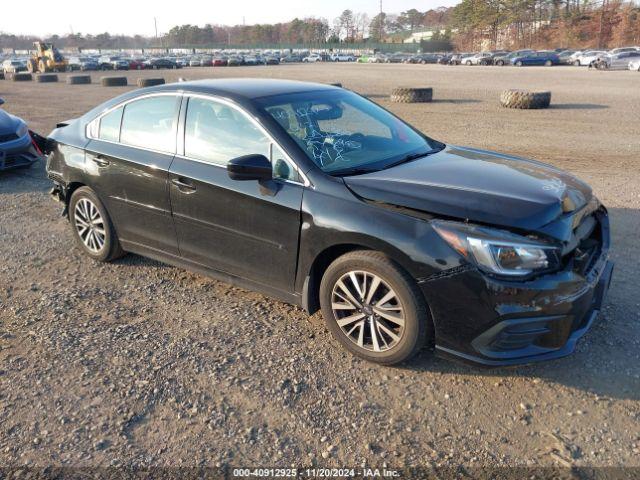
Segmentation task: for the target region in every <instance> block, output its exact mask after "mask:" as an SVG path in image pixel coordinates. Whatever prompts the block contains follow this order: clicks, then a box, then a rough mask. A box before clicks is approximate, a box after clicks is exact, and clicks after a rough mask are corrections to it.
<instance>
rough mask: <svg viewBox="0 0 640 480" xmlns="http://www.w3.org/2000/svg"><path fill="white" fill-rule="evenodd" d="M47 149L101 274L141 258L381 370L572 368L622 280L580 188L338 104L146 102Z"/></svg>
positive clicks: (275, 89) (191, 94) (330, 93)
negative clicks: (462, 364)
mask: <svg viewBox="0 0 640 480" xmlns="http://www.w3.org/2000/svg"><path fill="white" fill-rule="evenodd" d="M47 150H48V152H50V153H49V156H48V162H47V172H48V175H49V178H51V179H52V180H53V182H54V189H53V193H54V195H55V197H57V198H58V199H59V200H61V201H62V202H63V203H64V207H65V212H66V213H68V216H69V220H70V225H71V229H72V232H73V236H74V237H75V240H76V241H77V244H78V246H79V248H80V249H81V250H83V251H84V252H85V253H86V254H87V255H88V256H89V257H91V258H93V259H95V260H99V261H109V260H113V259H115V258H118V257H119V256H121V255H123V254H124V253H125V252H134V253H137V254H140V255H145V256H149V257H152V258H155V259H160V260H162V261H165V262H168V263H171V264H174V265H179V266H183V267H185V268H189V269H192V270H195V271H199V272H202V273H204V274H207V275H211V276H213V277H215V278H219V279H223V280H225V281H229V282H234V283H237V284H239V285H243V286H245V287H248V288H251V289H255V290H258V291H261V292H264V293H267V294H270V295H273V296H276V297H278V298H281V299H284V300H285V301H288V302H291V303H294V304H297V305H300V306H302V307H304V308H305V309H306V310H307V311H308V312H309V313H313V312H315V311H317V310H319V309H321V310H322V313H323V316H324V318H325V320H326V322H327V325H328V328H329V329H330V331H331V332H332V333H333V335H334V336H335V338H336V339H337V340H338V341H339V342H340V343H342V345H343V346H344V347H345V348H347V349H348V350H350V351H351V352H353V353H354V354H356V355H359V356H360V357H363V358H365V359H367V360H370V361H374V362H379V363H384V364H393V363H398V362H401V361H403V360H406V359H407V358H409V357H410V356H411V355H413V354H414V353H416V352H417V351H418V350H420V349H421V348H422V347H425V346H426V347H435V349H436V351H437V352H439V353H440V354H443V355H448V356H452V357H455V358H459V359H463V360H466V361H470V362H475V363H479V364H483V365H510V364H516V363H523V362H531V361H536V360H543V359H551V358H557V357H560V356H563V355H567V354H569V353H570V352H572V351H573V349H574V347H575V344H576V341H577V340H578V339H579V338H580V337H581V336H582V335H583V334H584V333H585V332H586V331H587V330H588V329H589V327H590V326H591V325H592V323H593V322H594V320H595V318H596V316H597V313H598V311H599V310H600V308H601V305H602V301H603V298H604V295H605V292H606V290H607V288H608V286H609V280H610V278H611V274H612V268H613V267H612V264H611V262H610V261H609V260H608V256H609V253H608V252H609V222H608V215H607V210H606V209H605V208H604V207H603V206H602V205H601V204H600V202H599V201H598V200H597V198H596V197H595V196H594V195H593V193H592V191H591V189H590V188H589V187H588V186H587V185H586V184H584V183H583V182H581V181H580V180H578V179H576V178H575V177H573V176H571V175H569V174H567V173H565V172H562V171H560V170H558V169H556V168H553V167H551V166H547V165H544V164H541V163H538V162H533V161H530V160H525V159H522V158H516V157H512V156H508V155H502V154H497V153H491V152H487V151H482V150H477V149H473V148H466V147H458V146H453V145H445V144H443V143H440V142H438V141H435V140H432V139H430V138H429V137H426V136H425V135H423V134H422V133H420V132H419V131H417V130H416V129H414V128H412V127H411V126H409V125H407V124H406V123H404V122H403V121H402V120H400V119H399V118H397V117H395V116H394V115H392V114H391V113H389V112H387V111H386V110H384V109H383V108H381V107H379V106H378V105H376V104H374V103H372V102H370V101H369V100H367V99H365V98H363V97H361V96H359V95H357V94H355V93H353V92H350V91H347V90H342V89H339V88H335V87H330V86H326V85H319V84H312V83H301V82H293V81H283V80H250V79H240V80H238V79H233V80H205V81H198V82H184V83H179V84H171V85H164V86H160V87H153V88H150V89H144V90H137V91H134V92H129V93H126V94H124V95H122V96H119V97H117V98H115V99H113V100H110V101H108V102H106V103H104V104H102V105H100V106H98V107H96V108H95V109H93V110H91V111H90V112H88V113H87V114H85V115H84V116H82V117H81V118H79V119H77V120H74V121H71V122H68V123H66V124H61V125H60V126H59V128H57V129H56V130H54V131H53V132H52V133H51V135H50V138H49V140H48V146H47ZM87 268H90V265H89V264H88V265H87ZM150 301H152V299H150Z"/></svg>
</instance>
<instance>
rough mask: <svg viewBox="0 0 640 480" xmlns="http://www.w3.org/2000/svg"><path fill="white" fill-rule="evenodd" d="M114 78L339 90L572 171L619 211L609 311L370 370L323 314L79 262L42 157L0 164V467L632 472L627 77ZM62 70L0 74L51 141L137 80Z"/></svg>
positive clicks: (19, 107) (632, 257)
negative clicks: (585, 326)
mask: <svg viewBox="0 0 640 480" xmlns="http://www.w3.org/2000/svg"><path fill="white" fill-rule="evenodd" d="M127 75H128V77H129V78H130V79H132V81H131V82H130V83H133V79H135V78H137V77H140V76H164V77H165V78H166V79H167V80H168V81H173V80H176V79H177V78H178V77H186V78H187V79H196V78H205V77H223V76H224V77H227V76H237V77H241V76H263V77H275V78H291V79H301V80H313V81H320V82H342V83H343V85H344V86H345V87H346V88H350V89H353V90H355V91H357V92H359V93H361V94H365V95H367V96H369V97H371V98H372V99H373V100H374V101H376V102H379V103H381V104H382V105H384V106H385V107H388V108H390V109H391V110H393V111H394V112H396V113H397V114H399V115H400V116H401V117H402V118H404V119H406V120H407V121H409V122H411V123H412V124H414V125H416V126H417V127H419V128H420V129H422V130H423V131H424V132H426V133H427V134H429V135H430V136H432V137H434V138H436V139H439V140H442V141H444V142H448V143H453V144H462V145H470V146H473V147H480V148H487V149H493V150H498V151H504V152H509V153H514V154H519V155H524V156H529V157H532V158H535V159H537V160H542V161H546V162H549V163H552V164H554V165H557V166H559V167H562V168H564V169H567V170H569V171H570V172H572V173H574V174H576V175H578V176H579V177H581V178H582V179H584V180H586V181H587V182H589V183H590V184H591V185H592V187H593V189H594V191H595V193H596V195H597V196H598V197H599V198H600V199H601V200H602V201H603V202H604V203H605V204H606V205H607V206H608V207H609V209H610V212H611V217H612V226H613V253H612V255H613V259H614V260H615V261H616V271H615V274H614V279H613V283H612V286H611V290H610V293H609V297H608V300H607V302H606V305H605V307H604V310H603V312H602V315H601V322H600V323H599V324H598V325H597V326H595V327H594V328H593V330H592V331H591V332H590V333H589V334H588V335H587V336H586V337H585V338H583V339H582V341H580V343H579V346H578V349H577V351H576V352H575V354H574V355H572V356H571V357H568V358H565V359H561V360H557V361H552V362H549V363H545V364H539V365H535V366H526V367H520V368H512V369H499V370H480V369H476V368H473V367H468V366H465V365H459V364H456V363H452V362H450V361H446V360H442V359H438V358H433V357H432V356H431V355H430V354H429V353H428V352H425V353H423V354H421V355H420V356H419V357H418V358H416V359H414V360H413V361H412V362H411V363H409V364H408V365H404V366H402V367H398V368H389V367H381V366H375V365H371V364H367V363H365V362H363V361H361V360H358V359H355V358H353V357H351V356H349V355H348V354H347V353H345V352H344V351H343V350H342V348H340V346H339V345H338V344H337V343H336V342H334V341H333V340H332V339H331V338H330V335H329V333H328V332H327V331H326V329H325V327H324V324H323V321H322V319H321V318H320V316H319V315H316V316H314V317H312V318H310V319H309V318H308V317H307V316H306V315H305V313H304V312H303V311H302V310H300V309H298V308H296V307H292V306H289V305H286V304H283V303H280V302H277V301H274V300H272V299H269V298H266V297H264V296H262V295H258V294H255V293H252V292H247V291H244V290H241V289H238V288H235V287H232V286H229V285H227V284H224V283H221V282H217V281H214V280H211V279H208V278H204V277H201V276H199V275H195V274H192V273H189V272H186V271H184V270H181V269H179V268H173V267H169V266H166V265H163V264H161V263H158V262H155V261H151V260H147V259H144V258H141V257H138V256H133V255H130V256H127V257H125V258H123V259H122V260H119V261H117V262H115V263H113V264H108V265H102V264H95V263H93V262H92V261H91V260H89V259H88V258H87V257H85V256H83V255H82V254H81V252H80V251H79V250H78V249H77V248H76V247H75V246H74V244H73V242H72V238H71V233H70V229H69V226H68V225H67V221H66V220H65V219H64V218H62V217H61V216H60V213H61V209H60V206H59V205H58V204H56V203H54V202H53V201H52V200H50V199H49V197H48V195H47V190H48V188H49V186H50V183H49V181H47V179H46V177H45V174H44V166H43V165H38V166H36V167H34V168H33V169H31V170H27V171H20V172H16V173H10V174H4V175H0V466H4V467H12V466H22V465H28V466H44V465H58V466H74V467H94V466H101V467H104V466H199V467H202V466H211V467H215V466H221V465H223V466H224V465H231V466H236V467H246V466H254V467H260V466H281V467H286V466H292V465H294V466H310V465H321V466H335V467H344V466H351V467H355V466H361V465H363V464H366V465H369V466H378V467H382V466H383V465H388V466H392V467H401V466H409V465H413V466H459V465H464V466H467V467H473V466H562V467H566V466H636V467H639V466H640V313H639V311H640V310H639V307H640V289H639V287H638V284H639V277H638V271H640V260H639V259H640V256H639V255H638V252H637V248H638V246H639V241H638V238H639V237H640V74H638V73H637V72H598V71H587V70H586V69H580V68H575V67H566V68H561V67H555V68H542V67H541V68H535V67H532V68H508V67H505V68H498V67H445V66H437V65H433V66H420V65H356V64H349V65H347V64H340V65H333V64H332V65H322V64H316V65H282V66H279V67H240V68H201V69H195V68H194V69H184V70H180V71H161V72H132V73H128V74H127ZM64 76H65V75H61V77H64ZM99 76H100V75H99V74H98V75H94V78H96V79H97V78H98V77H99ZM61 80H62V81H61V82H60V83H58V84H38V83H35V82H31V83H17V82H10V81H6V80H5V81H1V80H0V97H2V98H4V99H5V100H6V104H5V105H4V108H5V109H6V110H7V111H9V112H11V113H15V114H17V115H19V116H21V117H23V118H25V119H26V120H27V121H28V122H29V124H30V126H31V127H32V128H33V129H34V130H36V131H38V132H41V133H45V134H46V133H48V132H49V131H50V130H51V129H52V128H53V127H54V126H55V123H56V122H58V121H61V120H65V119H68V118H73V117H75V116H77V115H79V114H81V113H83V112H85V111H87V110H88V109H89V108H91V107H92V106H94V105H96V104H98V103H99V102H101V101H103V100H106V99H108V98H110V97H112V96H115V95H117V94H118V93H120V92H123V91H125V89H126V88H133V87H126V88H125V87H122V88H104V87H101V86H100V85H98V84H97V83H96V82H94V84H93V85H87V86H69V85H66V84H65V83H64V81H63V80H64V79H63V78H61ZM396 86H432V87H434V98H435V100H434V102H433V103H431V104H414V105H398V104H391V103H389V102H388V95H389V93H390V92H391V89H392V88H393V87H396ZM504 88H528V89H549V90H551V91H552V92H553V98H552V104H553V105H552V108H550V109H548V110H540V111H516V110H507V109H503V108H501V107H500V106H499V104H498V97H499V93H500V91H501V90H502V89H504ZM455 301H461V299H452V302H455Z"/></svg>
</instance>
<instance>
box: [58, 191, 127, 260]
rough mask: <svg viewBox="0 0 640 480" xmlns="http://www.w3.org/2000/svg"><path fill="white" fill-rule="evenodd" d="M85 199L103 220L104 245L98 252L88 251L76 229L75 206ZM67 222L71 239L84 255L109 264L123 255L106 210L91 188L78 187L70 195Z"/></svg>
mask: <svg viewBox="0 0 640 480" xmlns="http://www.w3.org/2000/svg"><path fill="white" fill-rule="evenodd" d="M85 198H86V199H88V200H89V201H90V202H91V203H93V205H95V207H96V208H97V209H98V212H99V213H100V216H101V217H102V219H103V223H102V225H103V226H104V231H105V238H104V245H103V246H102V248H101V249H100V250H99V251H98V252H94V251H92V250H90V249H89V248H88V247H87V245H85V243H84V241H83V240H82V238H81V237H80V234H79V233H78V229H77V228H76V205H77V204H78V202H80V201H81V200H82V199H85ZM69 222H70V224H71V230H72V232H73V237H74V239H75V241H76V243H77V244H78V247H80V249H81V250H82V251H83V252H84V253H85V254H86V255H88V256H89V257H91V258H93V259H94V260H96V261H98V262H110V261H112V260H115V259H116V258H119V257H122V256H123V255H124V253H125V252H124V250H122V247H121V246H120V241H119V240H118V236H117V235H116V231H115V228H114V227H113V223H112V222H111V217H109V214H108V213H107V210H106V208H105V207H104V205H103V204H102V202H101V201H100V199H99V198H98V196H97V195H96V193H95V192H94V191H93V190H91V188H89V187H80V188H78V189H77V190H76V191H75V192H73V195H71V200H70V201H69Z"/></svg>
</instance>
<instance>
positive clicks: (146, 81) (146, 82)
mask: <svg viewBox="0 0 640 480" xmlns="http://www.w3.org/2000/svg"><path fill="white" fill-rule="evenodd" d="M136 83H137V84H138V87H140V88H144V87H153V86H155V85H164V83H165V82H164V78H139V79H138V80H137V82H136Z"/></svg>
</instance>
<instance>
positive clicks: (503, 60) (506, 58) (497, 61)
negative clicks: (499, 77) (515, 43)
mask: <svg viewBox="0 0 640 480" xmlns="http://www.w3.org/2000/svg"><path fill="white" fill-rule="evenodd" d="M532 52H533V50H516V51H515V52H511V53H508V54H506V55H498V56H497V57H494V59H493V64H494V65H498V66H500V67H502V66H504V65H511V59H513V58H515V57H519V56H522V55H527V54H529V53H532Z"/></svg>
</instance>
